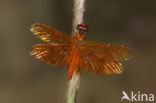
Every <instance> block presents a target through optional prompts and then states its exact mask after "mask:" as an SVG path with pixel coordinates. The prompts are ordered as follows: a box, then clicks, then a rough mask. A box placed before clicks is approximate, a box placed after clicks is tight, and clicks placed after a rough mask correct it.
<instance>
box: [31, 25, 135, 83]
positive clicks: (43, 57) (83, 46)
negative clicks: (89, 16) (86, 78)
mask: <svg viewBox="0 0 156 103" xmlns="http://www.w3.org/2000/svg"><path fill="white" fill-rule="evenodd" d="M30 30H31V32H33V33H34V34H35V35H36V36H37V37H38V38H40V39H41V40H43V41H45V42H48V43H49V44H36V45H34V46H33V47H32V50H31V51H30V55H32V56H34V57H35V58H36V59H39V60H40V61H42V62H45V63H47V64H50V65H53V66H68V80H71V78H72V75H73V72H74V69H75V68H78V69H84V70H86V71H87V72H91V73H96V74H119V73H121V72H122V68H123V67H122V64H121V63H120V62H119V61H121V60H128V59H129V58H131V57H132V55H133V53H132V51H131V50H130V49H129V48H128V47H126V46H123V45H116V44H107V43H100V42H91V41H83V40H84V36H85V33H86V32H87V31H88V27H87V26H86V25H84V24H79V25H78V26H77V30H78V33H77V34H76V36H75V37H72V36H70V35H67V34H65V33H63V32H60V31H58V30H56V29H54V28H52V27H49V26H47V25H45V24H40V23H36V24H33V25H32V26H31V29H30Z"/></svg>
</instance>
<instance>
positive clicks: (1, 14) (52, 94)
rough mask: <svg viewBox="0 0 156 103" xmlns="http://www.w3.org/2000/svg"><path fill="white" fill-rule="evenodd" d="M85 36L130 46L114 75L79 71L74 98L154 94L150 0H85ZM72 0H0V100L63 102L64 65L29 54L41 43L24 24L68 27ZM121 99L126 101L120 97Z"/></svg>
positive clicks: (116, 100)
mask: <svg viewBox="0 0 156 103" xmlns="http://www.w3.org/2000/svg"><path fill="white" fill-rule="evenodd" d="M86 1H87V5H86V12H85V23H86V24H87V25H88V26H89V32H88V33H87V35H86V39H87V40H89V41H99V42H108V43H113V44H123V45H126V46H128V47H130V48H132V50H133V51H134V52H135V56H134V58H133V59H131V60H129V61H126V62H122V63H123V66H124V68H123V69H124V71H123V73H122V74H120V75H110V76H107V75H95V74H90V73H87V72H85V71H82V74H81V83H80V89H79V93H78V98H77V102H78V103H120V100H121V97H122V91H123V90H124V91H126V92H127V93H130V92H131V91H134V92H137V91H140V92H141V93H153V94H156V82H155V81H156V75H155V74H156V63H155V62H156V0H86ZM72 9H73V0H0V58H1V59H0V103H65V94H66V88H67V67H52V66H49V65H47V64H44V63H42V62H39V61H37V60H35V59H34V58H33V57H31V56H30V55H29V53H28V51H29V50H30V49H31V47H32V46H33V45H34V44H38V43H43V42H42V41H40V40H39V39H38V38H36V37H35V36H34V35H33V34H32V33H31V32H30V31H29V27H30V26H31V25H32V24H33V23H36V22H39V23H44V24H47V25H50V26H52V27H54V28H57V29H59V30H61V31H64V32H67V33H69V34H70V33H71V27H72V15H73V13H72ZM125 102H126V101H125Z"/></svg>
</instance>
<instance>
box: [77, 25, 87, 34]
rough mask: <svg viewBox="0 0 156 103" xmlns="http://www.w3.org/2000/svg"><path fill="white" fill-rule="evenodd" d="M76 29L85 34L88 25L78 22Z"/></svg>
mask: <svg viewBox="0 0 156 103" xmlns="http://www.w3.org/2000/svg"><path fill="white" fill-rule="evenodd" d="M77 29H78V32H79V34H86V32H87V31H88V26H87V25H85V24H78V25H77Z"/></svg>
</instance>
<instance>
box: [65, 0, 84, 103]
mask: <svg viewBox="0 0 156 103" xmlns="http://www.w3.org/2000/svg"><path fill="white" fill-rule="evenodd" d="M84 11H85V0H74V9H73V13H74V15H73V29H72V36H76V33H77V32H78V31H77V28H76V27H77V25H78V24H83V14H84ZM76 70H78V68H75V71H74V73H73V76H72V79H71V80H70V81H69V84H68V91H67V103H76V97H77V92H78V89H79V84H80V72H79V71H76Z"/></svg>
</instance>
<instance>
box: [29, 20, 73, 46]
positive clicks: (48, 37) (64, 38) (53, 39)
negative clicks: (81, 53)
mask: <svg viewBox="0 0 156 103" xmlns="http://www.w3.org/2000/svg"><path fill="white" fill-rule="evenodd" d="M30 31H31V32H33V33H34V35H36V36H37V37H39V38H40V39H41V40H43V41H45V42H48V43H50V44H56V43H59V44H70V43H71V42H72V41H73V39H72V38H71V37H70V36H69V35H67V34H65V33H63V32H60V31H58V30H56V29H54V28H52V27H49V26H47V25H45V24H40V23H36V24H33V25H32V26H31V28H30Z"/></svg>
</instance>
